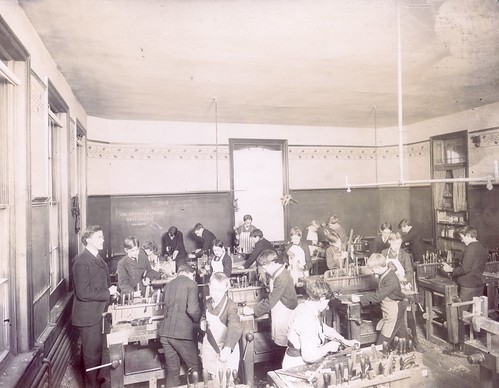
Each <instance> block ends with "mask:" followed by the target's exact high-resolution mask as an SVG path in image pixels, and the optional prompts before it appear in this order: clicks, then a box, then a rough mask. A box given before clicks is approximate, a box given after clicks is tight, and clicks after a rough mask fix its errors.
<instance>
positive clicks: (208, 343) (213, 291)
mask: <svg viewBox="0 0 499 388" xmlns="http://www.w3.org/2000/svg"><path fill="white" fill-rule="evenodd" d="M229 284H230V283H229V278H228V277H227V276H225V274H224V273H223V272H215V273H213V275H212V276H211V278H210V295H211V297H210V298H209V299H208V300H207V301H206V313H205V316H206V319H205V321H204V322H202V323H201V329H203V330H204V331H205V336H204V339H203V347H202V350H201V356H202V359H203V368H204V369H205V370H207V371H208V373H210V374H211V375H212V376H214V377H217V376H218V371H219V370H223V371H224V373H225V371H226V370H227V369H231V370H236V371H237V370H238V368H239V358H240V351H239V338H240V337H241V334H242V326H241V322H240V318H239V314H238V311H237V305H236V304H235V303H234V302H233V301H232V300H231V299H229V298H228V296H227V295H226V292H227V290H228V289H229Z"/></svg>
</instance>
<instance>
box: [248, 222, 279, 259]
mask: <svg viewBox="0 0 499 388" xmlns="http://www.w3.org/2000/svg"><path fill="white" fill-rule="evenodd" d="M250 237H251V238H252V239H253V241H254V242H255V248H253V252H251V255H249V257H248V258H247V259H246V261H245V262H244V264H243V266H244V268H249V267H251V265H252V264H253V263H254V262H255V261H256V259H258V256H260V254H261V253H262V252H263V251H267V250H271V251H275V249H274V246H273V245H272V243H271V242H270V241H269V240H267V239H266V238H265V237H263V232H262V231H261V230H260V229H255V230H253V231H252V232H251V233H250Z"/></svg>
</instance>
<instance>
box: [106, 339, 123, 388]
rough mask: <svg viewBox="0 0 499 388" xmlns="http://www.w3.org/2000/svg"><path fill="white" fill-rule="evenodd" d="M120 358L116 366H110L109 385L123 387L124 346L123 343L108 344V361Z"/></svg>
mask: <svg viewBox="0 0 499 388" xmlns="http://www.w3.org/2000/svg"><path fill="white" fill-rule="evenodd" d="M115 360H121V362H120V363H119V365H118V367H117V368H110V370H109V377H110V379H111V387H123V386H124V384H125V346H124V345H123V344H113V345H109V362H113V361H115Z"/></svg>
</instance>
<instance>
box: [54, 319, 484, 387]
mask: <svg viewBox="0 0 499 388" xmlns="http://www.w3.org/2000/svg"><path fill="white" fill-rule="evenodd" d="M420 320H421V317H418V321H420ZM418 324H419V327H418V333H419V338H422V339H421V342H422V344H423V345H424V347H425V348H426V352H425V353H424V354H423V360H424V364H425V365H426V366H427V367H428V369H429V370H430V374H429V377H428V378H427V379H426V380H425V383H424V384H422V385H421V384H418V385H417V387H418V388H434V387H442V388H462V387H469V388H472V387H473V388H475V387H479V385H480V379H479V367H478V366H476V365H471V364H469V363H468V361H467V359H466V356H465V355H464V354H462V353H452V354H449V352H448V351H447V350H446V349H443V348H442V347H441V346H438V345H436V344H433V343H431V342H428V341H426V340H425V339H424V338H423V333H422V331H420V330H421V328H422V327H423V326H422V322H418ZM76 346H77V344H76ZM79 365H80V359H79V355H78V349H77V348H76V349H75V352H74V354H73V357H72V359H71V360H69V362H68V368H67V370H66V373H65V375H64V378H63V381H62V383H61V387H63V388H75V387H82V388H83V384H82V380H81V378H80V374H81V370H80V367H79ZM279 367H280V365H279V362H278V360H276V362H275V363H265V364H257V365H256V366H255V381H254V385H255V387H258V388H261V387H265V385H266V384H267V380H266V378H267V371H269V370H274V369H279ZM103 376H106V373H104V374H103ZM161 384H164V381H158V387H161ZM102 387H103V388H111V384H110V383H109V382H107V383H105V384H104V385H103V386H102ZM127 387H133V388H143V387H144V388H145V387H148V384H147V383H145V384H135V385H133V386H132V385H130V386H127Z"/></svg>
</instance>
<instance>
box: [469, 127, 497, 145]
mask: <svg viewBox="0 0 499 388" xmlns="http://www.w3.org/2000/svg"><path fill="white" fill-rule="evenodd" d="M476 136H479V138H480V147H497V146H499V128H491V129H486V130H483V131H480V132H470V133H469V142H470V143H469V144H470V147H471V144H473V139H472V138H474V137H476Z"/></svg>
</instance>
